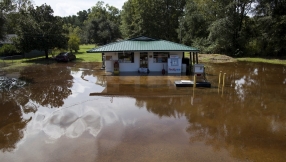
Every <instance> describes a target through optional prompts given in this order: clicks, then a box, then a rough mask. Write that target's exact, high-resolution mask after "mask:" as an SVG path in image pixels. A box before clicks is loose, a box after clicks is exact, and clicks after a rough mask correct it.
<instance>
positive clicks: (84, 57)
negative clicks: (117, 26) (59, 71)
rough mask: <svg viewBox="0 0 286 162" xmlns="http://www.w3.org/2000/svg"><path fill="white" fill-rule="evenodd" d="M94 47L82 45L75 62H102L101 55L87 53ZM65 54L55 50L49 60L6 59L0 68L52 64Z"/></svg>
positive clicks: (33, 58)
mask: <svg viewBox="0 0 286 162" xmlns="http://www.w3.org/2000/svg"><path fill="white" fill-rule="evenodd" d="M94 47H95V46H94V45H90V44H89V45H80V47H79V48H80V49H79V51H78V52H77V53H74V54H75V55H76V60H75V61H74V62H102V59H101V53H86V51H88V50H90V49H92V48H94ZM60 52H63V50H53V51H52V52H51V54H49V59H46V57H45V56H44V55H43V54H41V55H35V54H33V55H29V56H26V58H21V57H13V58H6V59H4V60H0V67H1V69H3V70H4V69H6V70H9V69H19V68H21V67H24V66H28V65H32V64H50V63H56V61H54V60H53V59H52V57H53V55H54V56H56V55H57V54H58V53H60Z"/></svg>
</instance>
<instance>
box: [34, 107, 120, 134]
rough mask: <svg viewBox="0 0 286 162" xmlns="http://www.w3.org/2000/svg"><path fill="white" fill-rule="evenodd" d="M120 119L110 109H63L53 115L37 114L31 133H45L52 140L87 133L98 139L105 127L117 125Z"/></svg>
mask: <svg viewBox="0 0 286 162" xmlns="http://www.w3.org/2000/svg"><path fill="white" fill-rule="evenodd" d="M117 120H119V118H118V117H117V115H116V114H115V113H114V112H112V111H111V110H108V109H102V108H95V107H90V106H86V107H70V108H63V109H61V110H58V111H55V112H53V113H51V114H48V113H44V112H37V113H36V114H35V117H34V120H33V121H32V123H31V125H30V126H31V127H30V128H29V129H30V131H32V132H34V133H38V132H39V131H43V132H44V133H45V134H46V135H47V136H48V137H50V138H51V139H58V138H60V137H62V136H66V137H68V138H78V137H80V136H81V135H82V134H83V133H84V132H85V131H88V132H89V133H90V134H91V135H93V136H94V137H96V136H97V135H98V133H99V132H100V130H101V129H102V127H103V126H105V125H109V124H113V123H115V122H116V121H117Z"/></svg>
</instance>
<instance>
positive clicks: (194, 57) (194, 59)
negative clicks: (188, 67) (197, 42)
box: [193, 52, 196, 64]
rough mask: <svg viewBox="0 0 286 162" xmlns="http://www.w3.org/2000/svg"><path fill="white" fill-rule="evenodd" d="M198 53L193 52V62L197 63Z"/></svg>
mask: <svg viewBox="0 0 286 162" xmlns="http://www.w3.org/2000/svg"><path fill="white" fill-rule="evenodd" d="M195 55H196V53H195V52H193V64H196V56H195Z"/></svg>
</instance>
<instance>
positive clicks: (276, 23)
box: [253, 0, 286, 56]
mask: <svg viewBox="0 0 286 162" xmlns="http://www.w3.org/2000/svg"><path fill="white" fill-rule="evenodd" d="M254 20H255V22H256V26H255V27H256V29H255V31H256V35H255V37H254V38H253V41H254V42H257V45H256V46H258V47H257V48H259V49H261V50H260V52H261V54H262V55H266V56H285V52H286V48H285V44H286V36H285V35H286V31H285V28H286V1H285V0H274V1H273V0H257V6H256V8H255V17H254Z"/></svg>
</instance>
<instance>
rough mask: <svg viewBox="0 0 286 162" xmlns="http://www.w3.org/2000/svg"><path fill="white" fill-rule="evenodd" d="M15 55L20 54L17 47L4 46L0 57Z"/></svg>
mask: <svg viewBox="0 0 286 162" xmlns="http://www.w3.org/2000/svg"><path fill="white" fill-rule="evenodd" d="M15 54H18V52H17V50H16V47H15V46H14V45H12V44H4V45H3V46H2V47H1V48H0V56H2V57H3V56H13V55H15Z"/></svg>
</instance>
